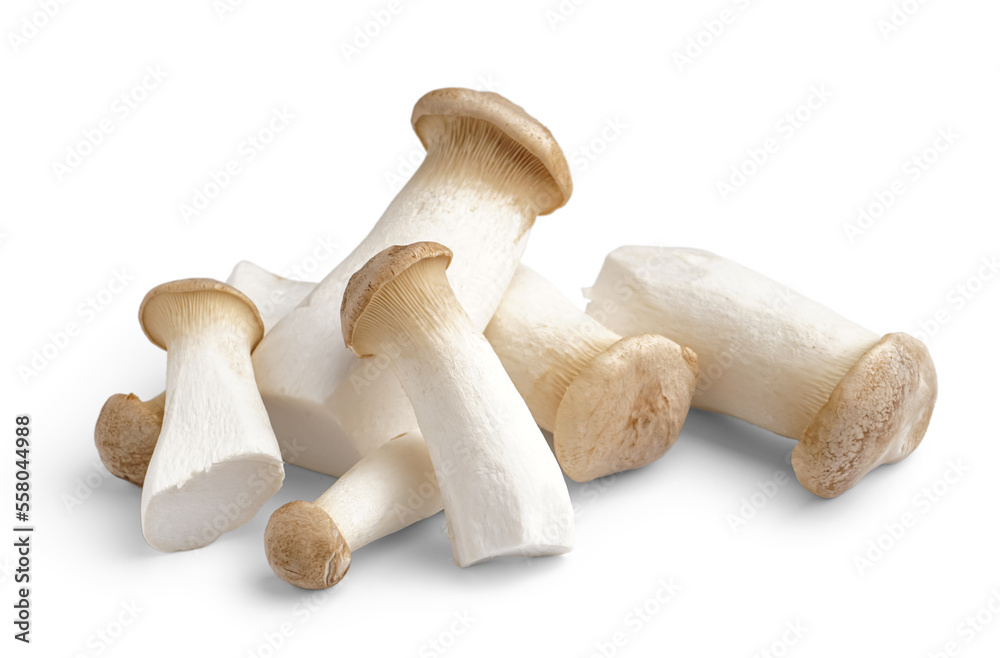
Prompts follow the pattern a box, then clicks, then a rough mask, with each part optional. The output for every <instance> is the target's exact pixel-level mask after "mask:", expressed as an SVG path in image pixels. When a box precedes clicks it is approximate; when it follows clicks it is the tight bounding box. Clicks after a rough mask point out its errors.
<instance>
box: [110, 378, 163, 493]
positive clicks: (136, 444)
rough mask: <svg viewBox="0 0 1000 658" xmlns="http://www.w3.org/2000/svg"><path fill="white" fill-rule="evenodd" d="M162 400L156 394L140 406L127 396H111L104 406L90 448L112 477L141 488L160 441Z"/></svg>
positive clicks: (131, 397) (141, 402)
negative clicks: (95, 448)
mask: <svg viewBox="0 0 1000 658" xmlns="http://www.w3.org/2000/svg"><path fill="white" fill-rule="evenodd" d="M164 399H165V397H164V395H163V394H160V395H158V396H156V397H155V398H153V399H152V400H149V401H148V402H143V401H142V400H140V399H139V398H138V397H136V396H135V395H133V394H132V393H129V394H128V395H121V394H117V395H112V396H111V397H109V398H108V401H107V402H105V403H104V406H103V407H102V408H101V414H100V415H99V416H98V417H97V425H96V426H95V427H94V444H95V445H96V446H97V453H98V454H99V455H100V456H101V461H102V462H103V463H104V466H105V467H106V468H107V469H108V471H110V472H111V474H112V475H114V476H115V477H119V478H121V479H123V480H127V481H129V482H131V483H132V484H136V485H138V486H140V487H141V486H142V484H143V482H144V481H145V479H146V469H147V468H149V460H150V459H151V458H152V457H153V449H154V448H155V447H156V442H157V440H158V439H159V438H160V427H161V425H162V424H163V406H164Z"/></svg>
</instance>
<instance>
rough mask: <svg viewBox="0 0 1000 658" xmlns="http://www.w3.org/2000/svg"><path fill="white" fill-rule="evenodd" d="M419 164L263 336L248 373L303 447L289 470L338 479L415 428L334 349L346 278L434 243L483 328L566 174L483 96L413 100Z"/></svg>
mask: <svg viewBox="0 0 1000 658" xmlns="http://www.w3.org/2000/svg"><path fill="white" fill-rule="evenodd" d="M411 121H412V124H413V129H414V130H415V131H416V133H417V135H418V136H419V137H420V140H421V142H422V143H423V145H424V147H425V148H426V149H427V157H426V159H425V160H424V162H423V163H422V164H421V165H420V168H419V169H418V170H417V172H416V173H415V174H414V176H413V178H412V179H411V180H410V181H409V182H408V183H407V184H406V186H405V187H404V188H403V189H402V190H401V191H400V192H399V194H398V195H397V196H396V198H395V199H394V200H393V201H392V203H391V204H390V205H389V207H388V208H387V209H386V210H385V213H384V214H383V215H382V217H381V219H379V221H378V223H377V224H376V225H375V226H374V228H372V230H371V232H370V233H369V234H368V236H367V237H366V238H365V239H364V240H363V241H362V242H361V244H360V245H358V247H357V248H355V249H354V251H353V252H351V254H350V255H349V256H348V257H347V258H346V259H345V260H344V261H343V262H342V263H341V264H340V265H338V266H337V267H336V268H334V270H333V271H332V272H331V273H330V274H329V275H328V276H327V277H326V278H324V279H323V281H321V282H320V283H319V285H317V287H316V289H315V290H314V291H313V292H312V293H311V294H310V295H309V297H307V298H306V299H305V300H304V301H303V302H302V304H301V305H299V307H298V308H296V309H294V310H293V311H292V312H291V313H289V314H288V315H287V316H286V317H285V318H284V319H283V320H281V321H280V322H279V323H278V324H277V325H276V326H275V328H274V329H273V330H272V331H271V332H270V333H269V334H268V335H267V336H266V337H265V338H264V341H263V342H262V343H261V346H260V348H259V349H258V350H257V351H256V352H255V353H254V369H255V370H256V373H257V383H258V384H259V386H260V390H261V394H262V396H263V398H264V403H265V404H266V405H267V409H268V412H269V414H270V417H271V422H272V423H273V426H274V429H275V432H276V433H277V435H278V437H279V439H281V440H282V441H283V442H285V441H294V442H296V443H297V444H299V445H301V446H302V447H303V451H302V453H301V455H302V457H301V459H299V458H296V457H294V456H290V459H289V461H290V462H291V463H294V464H297V465H300V466H303V467H305V468H310V469H313V470H316V471H320V472H324V473H328V474H331V475H340V474H342V473H344V472H345V471H346V470H347V469H348V468H350V467H351V466H352V465H353V464H354V463H355V462H356V461H357V460H358V459H359V458H360V457H361V456H362V455H364V454H366V453H368V452H370V451H371V450H373V449H374V448H376V447H377V446H379V445H381V444H382V443H384V442H385V441H387V440H388V439H389V438H390V437H393V436H397V435H399V434H402V433H404V432H407V431H410V430H414V429H416V427H417V425H416V420H415V419H414V416H413V411H412V410H411V409H410V405H409V404H408V403H407V400H406V395H405V394H404V392H403V389H402V388H401V387H400V385H399V382H398V381H397V380H396V378H395V377H394V375H393V373H392V371H391V369H390V368H389V367H388V364H387V363H386V360H385V358H380V359H378V360H369V361H359V360H358V359H357V358H355V356H354V355H353V354H351V352H350V351H349V350H346V349H343V348H342V347H338V346H337V345H336V341H339V339H340V317H339V315H338V312H337V309H339V308H340V301H341V299H342V298H343V296H344V290H345V288H346V286H347V282H348V280H349V279H350V277H351V276H352V275H353V274H354V273H355V272H356V271H357V270H358V269H360V268H361V267H362V266H363V265H364V264H365V263H366V262H367V261H368V260H369V259H370V258H372V257H373V256H374V255H375V254H377V253H378V252H380V251H381V250H383V249H385V248H386V247H389V246H391V245H398V244H409V243H412V242H416V241H419V240H434V241H437V242H440V243H443V244H447V245H449V246H450V247H451V248H452V249H454V251H455V262H454V266H453V267H452V268H451V269H450V271H449V273H448V278H449V280H450V281H451V284H452V286H453V287H454V290H455V295H456V296H457V298H458V300H459V302H460V303H461V304H462V306H463V307H464V308H465V310H466V312H467V313H468V314H469V317H470V318H471V320H472V324H473V326H474V327H475V328H476V330H477V331H482V330H483V329H484V328H485V327H486V325H487V323H488V322H489V319H490V317H491V316H492V315H493V312H494V311H495V310H496V307H497V305H498V304H499V303H500V298H501V297H502V296H503V292H504V290H506V288H507V285H508V284H509V282H510V280H511V278H512V277H513V275H514V270H515V269H516V268H517V264H518V261H519V259H520V257H521V253H522V251H523V250H524V247H525V245H526V240H527V236H528V232H529V230H530V229H531V226H532V224H533V223H534V221H535V217H536V216H537V215H540V214H541V215H544V214H547V213H550V212H553V211H554V210H556V209H557V208H559V207H560V206H562V205H563V204H564V203H565V202H566V200H567V199H568V198H569V196H570V193H571V190H572V182H571V180H570V175H569V167H568V165H567V164H566V159H565V158H564V156H563V153H562V151H561V150H560V149H559V145H558V144H557V143H556V141H555V139H554V138H553V137H552V135H551V133H549V131H548V130H547V129H546V128H545V127H544V126H543V125H542V124H540V123H539V122H538V121H536V120H535V119H533V118H532V117H531V116H529V115H528V114H527V113H526V112H525V111H524V110H523V109H522V108H520V107H519V106H517V105H515V104H513V103H511V102H510V101H508V100H507V99H505V98H503V97H502V96H499V95H497V94H494V93H488V92H477V91H471V90H468V89H440V90H437V91H433V92H431V93H429V94H427V95H426V96H424V97H423V98H421V99H420V101H418V102H417V104H416V107H415V108H414V110H413V116H412V120H411Z"/></svg>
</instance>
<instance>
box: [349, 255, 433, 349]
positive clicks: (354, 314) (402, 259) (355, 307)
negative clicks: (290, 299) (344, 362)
mask: <svg viewBox="0 0 1000 658" xmlns="http://www.w3.org/2000/svg"><path fill="white" fill-rule="evenodd" d="M451 256H452V253H451V249H449V248H448V247H446V246H444V245H442V244H439V243H437V242H414V243H413V244H408V245H395V246H392V247H387V248H386V249H383V250H382V251H380V252H379V253H377V254H375V255H374V256H372V258H371V260H369V261H368V262H367V263H365V264H364V266H363V267H362V268H361V269H360V270H358V271H357V272H355V273H354V275H353V276H351V279H350V281H348V282H347V288H346V290H345V291H344V299H343V301H342V302H341V305H340V326H341V330H342V331H343V332H344V343H345V344H346V345H347V346H348V347H349V348H351V349H354V330H355V328H356V327H357V324H358V320H360V319H361V316H362V315H364V313H365V310H366V309H367V308H368V305H369V304H371V302H372V300H373V299H374V298H375V295H377V294H378V291H379V290H381V289H382V287H383V286H385V285H386V284H388V283H390V282H391V281H393V280H394V279H395V278H396V277H398V276H399V275H400V274H402V273H403V272H405V271H406V270H408V269H410V268H411V267H412V266H414V265H416V264H417V263H419V262H421V261H424V260H429V259H434V258H445V259H447V260H446V262H445V267H447V266H448V265H449V264H450V263H451ZM358 356H361V357H365V356H370V355H368V354H359V355H358Z"/></svg>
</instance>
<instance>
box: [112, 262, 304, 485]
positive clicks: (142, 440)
mask: <svg viewBox="0 0 1000 658" xmlns="http://www.w3.org/2000/svg"><path fill="white" fill-rule="evenodd" d="M226 283H228V284H229V285H231V286H233V287H234V288H236V289H237V290H239V291H240V292H242V293H243V294H245V295H246V296H247V297H249V298H250V300H251V301H252V302H253V303H254V305H255V306H256V307H257V309H258V310H259V312H260V317H261V320H262V322H263V323H264V333H265V334H266V333H267V332H268V331H270V330H271V327H273V326H274V324H275V323H276V322H277V321H278V320H280V319H281V318H283V317H284V316H285V315H286V314H287V313H288V312H289V311H290V310H292V309H293V308H295V307H296V306H298V304H299V302H301V301H302V300H303V299H304V298H305V297H306V295H308V294H309V293H310V292H311V291H312V289H313V288H314V287H316V284H315V283H311V282H305V281H293V280H291V279H285V278H283V277H280V276H278V275H277V274H272V273H271V272H268V271H267V270H265V269H264V268H262V267H259V266H257V265H254V264H253V263H250V262H248V261H241V262H239V263H237V264H236V267H234V268H233V271H232V273H231V274H230V275H229V278H228V279H226ZM165 404H166V392H163V393H160V394H159V395H157V396H156V397H154V398H152V399H150V400H147V401H145V402H143V401H142V400H140V399H139V398H138V397H137V396H136V395H134V394H132V393H129V394H128V395H122V394H115V395H112V396H111V397H109V398H108V399H107V401H106V402H105V403H104V406H103V407H102V408H101V413H100V415H99V416H98V418H97V424H96V426H95V427H94V444H95V445H96V446H97V452H98V455H100V458H101V461H102V462H103V463H104V466H105V467H106V468H107V469H108V471H109V472H110V473H111V474H112V475H114V476H115V477H119V478H121V479H123V480H126V481H128V482H131V483H132V484H135V485H138V486H140V487H141V486H142V484H143V481H144V480H145V478H146V469H147V468H148V467H149V460H150V458H151V457H152V456H153V449H154V448H155V447H156V439H157V437H159V435H160V428H161V426H162V424H163V408H164V405H165Z"/></svg>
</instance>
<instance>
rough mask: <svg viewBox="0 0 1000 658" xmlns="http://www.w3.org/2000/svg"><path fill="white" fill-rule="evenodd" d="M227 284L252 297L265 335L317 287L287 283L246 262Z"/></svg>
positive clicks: (302, 283) (237, 265)
mask: <svg viewBox="0 0 1000 658" xmlns="http://www.w3.org/2000/svg"><path fill="white" fill-rule="evenodd" d="M226 283H228V284H229V285H231V286H232V287H234V288H236V289H237V290H239V291H240V292H242V293H243V294H244V295H246V296H247V297H249V298H250V300H251V301H252V302H253V303H254V305H255V306H256V307H257V310H258V311H260V317H261V319H262V320H263V321H264V335H267V333H268V332H270V331H271V329H272V328H273V327H274V325H276V324H277V323H278V321H279V320H281V318H283V317H285V316H286V315H288V313H289V312H290V311H291V310H292V309H293V308H295V307H296V306H298V305H299V304H300V303H301V302H302V300H303V299H305V298H306V297H308V296H309V293H311V292H312V291H313V289H314V288H315V287H316V283H315V282H313V281H296V280H294V279H286V278H285V277H281V276H278V275H277V274H274V273H273V272H269V271H268V270H265V269H264V268H263V267H261V266H259V265H255V264H253V263H251V262H250V261H246V260H242V261H240V262H239V263H237V264H236V267H234V268H233V271H232V272H231V273H230V274H229V278H228V279H226Z"/></svg>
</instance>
